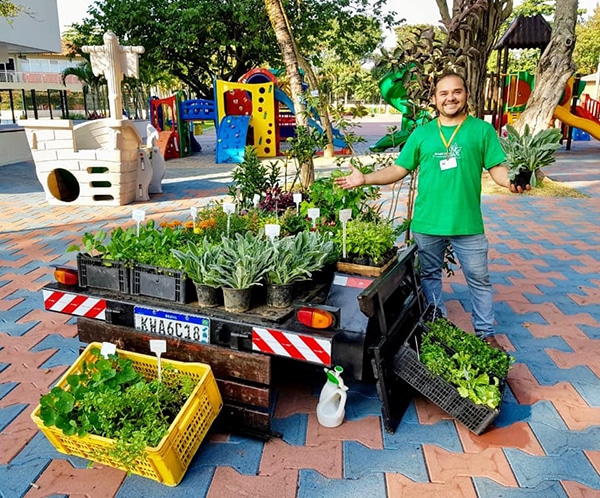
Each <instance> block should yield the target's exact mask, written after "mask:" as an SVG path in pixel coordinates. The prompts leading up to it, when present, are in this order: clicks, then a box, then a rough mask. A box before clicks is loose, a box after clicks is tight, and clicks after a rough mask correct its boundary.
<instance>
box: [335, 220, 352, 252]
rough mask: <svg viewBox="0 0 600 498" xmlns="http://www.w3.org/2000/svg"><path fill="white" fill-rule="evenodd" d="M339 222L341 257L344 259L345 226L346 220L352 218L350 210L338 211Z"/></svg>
mask: <svg viewBox="0 0 600 498" xmlns="http://www.w3.org/2000/svg"><path fill="white" fill-rule="evenodd" d="M338 216H339V218H340V221H341V222H342V257H344V258H345V257H346V225H347V224H348V220H350V219H351V218H352V209H340V212H339V213H338Z"/></svg>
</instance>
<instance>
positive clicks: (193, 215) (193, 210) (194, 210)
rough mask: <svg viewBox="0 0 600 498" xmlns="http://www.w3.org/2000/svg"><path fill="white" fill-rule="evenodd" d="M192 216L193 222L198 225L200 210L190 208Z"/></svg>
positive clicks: (193, 207) (194, 207)
mask: <svg viewBox="0 0 600 498" xmlns="http://www.w3.org/2000/svg"><path fill="white" fill-rule="evenodd" d="M190 216H191V217H192V221H193V222H194V223H196V218H197V217H198V208H197V207H196V206H191V207H190Z"/></svg>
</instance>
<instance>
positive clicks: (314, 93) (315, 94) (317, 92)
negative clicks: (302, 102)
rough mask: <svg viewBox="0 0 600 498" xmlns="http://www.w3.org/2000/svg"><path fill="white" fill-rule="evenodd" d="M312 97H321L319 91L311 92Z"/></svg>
mask: <svg viewBox="0 0 600 498" xmlns="http://www.w3.org/2000/svg"><path fill="white" fill-rule="evenodd" d="M310 95H311V97H318V96H319V90H311V92H310Z"/></svg>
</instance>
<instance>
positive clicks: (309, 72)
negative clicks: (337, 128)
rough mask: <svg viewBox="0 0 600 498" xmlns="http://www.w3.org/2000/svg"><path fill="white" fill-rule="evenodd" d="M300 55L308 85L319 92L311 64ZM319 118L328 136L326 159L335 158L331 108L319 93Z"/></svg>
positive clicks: (325, 151)
mask: <svg viewBox="0 0 600 498" xmlns="http://www.w3.org/2000/svg"><path fill="white" fill-rule="evenodd" d="M297 55H298V63H299V64H300V67H301V68H302V69H303V70H304V74H305V75H306V79H307V80H308V84H309V85H310V87H311V88H312V89H313V90H317V91H318V90H319V81H318V80H317V77H316V75H315V72H314V71H313V69H312V67H311V66H310V64H309V63H308V62H307V61H306V59H305V58H304V57H302V55H301V54H297ZM319 117H320V118H321V124H322V125H323V130H324V131H325V134H326V135H327V142H328V144H327V145H326V146H325V150H324V151H323V156H324V157H333V155H334V154H333V128H332V126H331V121H330V119H329V106H328V104H327V95H323V94H321V92H319Z"/></svg>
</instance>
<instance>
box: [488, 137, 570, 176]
mask: <svg viewBox="0 0 600 498" xmlns="http://www.w3.org/2000/svg"><path fill="white" fill-rule="evenodd" d="M506 131H507V133H508V135H507V137H506V138H503V139H501V141H500V143H501V145H502V149H503V150H504V153H505V154H506V165H507V166H508V168H509V171H508V178H509V180H511V181H512V182H514V181H515V180H516V178H517V176H518V175H519V173H522V174H523V176H525V173H528V175H527V176H528V178H527V179H528V180H529V181H528V183H529V184H530V185H531V187H535V186H536V184H537V181H538V180H539V179H540V178H543V175H541V172H539V170H540V169H541V168H543V167H544V166H547V165H549V164H552V163H553V162H554V161H555V158H554V153H555V152H556V150H558V149H559V148H560V140H561V138H562V134H561V131H560V130H559V129H558V128H549V129H546V130H541V131H539V132H537V133H536V134H535V135H532V134H531V130H530V128H529V125H525V128H524V130H523V134H519V132H518V131H517V130H516V129H515V128H514V127H513V126H511V125H506ZM538 177H539V178H538Z"/></svg>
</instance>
